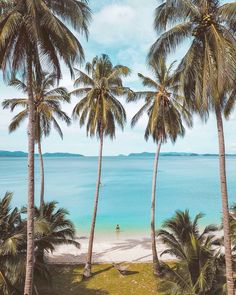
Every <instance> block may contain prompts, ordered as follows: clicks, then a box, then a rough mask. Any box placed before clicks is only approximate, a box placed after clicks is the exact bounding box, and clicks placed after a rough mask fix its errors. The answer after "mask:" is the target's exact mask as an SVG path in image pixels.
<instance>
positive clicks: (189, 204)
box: [0, 156, 236, 233]
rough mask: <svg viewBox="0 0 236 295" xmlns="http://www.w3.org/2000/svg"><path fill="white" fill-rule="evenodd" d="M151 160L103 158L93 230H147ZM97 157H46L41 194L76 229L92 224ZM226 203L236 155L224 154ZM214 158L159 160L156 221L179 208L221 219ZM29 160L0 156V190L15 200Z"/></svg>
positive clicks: (21, 200) (22, 199)
mask: <svg viewBox="0 0 236 295" xmlns="http://www.w3.org/2000/svg"><path fill="white" fill-rule="evenodd" d="M152 168H153V158H149V157H146V158H137V157H134V158H131V157H104V160H103V173H102V187H101V195H100V201H99V209H98V218H97V231H98V232H101V233H102V232H103V233H110V232H111V231H113V232H114V230H115V226H116V224H119V225H120V227H121V230H122V231H123V232H127V233H129V232H131V231H132V232H146V231H147V230H148V229H149V216H150V194H151V181H152ZM96 170H97V158H95V157H84V158H45V181H46V183H45V185H46V187H45V198H46V199H47V200H56V201H58V202H59V205H60V206H62V207H65V208H67V209H68V211H69V212H70V218H71V219H72V220H73V222H74V223H75V224H76V227H77V229H78V231H79V232H81V233H87V232H88V228H89V225H90V220H91V214H92V208H93V200H94V192H95V182H96V176H97V171H96ZM227 174H228V189H229V198H230V203H232V202H233V201H235V202H236V157H228V158H227ZM218 178H219V172H218V159H217V157H213V156H209V157H208V156H204V157H203V156H198V157H190V156H186V157H185V156H170V157H169V156H165V157H161V158H160V162H159V171H158V180H157V212H156V218H157V224H158V226H160V224H161V223H162V222H163V220H165V219H166V218H169V217H171V216H172V215H173V213H174V211H175V210H177V209H181V210H184V209H186V208H188V209H190V212H191V214H192V215H194V214H197V213H198V212H203V213H205V214H206V216H205V218H204V219H203V220H202V224H208V223H219V222H220V220H221V199H220V190H219V180H218ZM26 181H27V161H26V159H25V158H0V193H1V195H3V194H4V193H5V192H6V191H12V192H14V198H13V204H14V205H18V206H21V205H25V204H26V200H27V182H26ZM39 181H40V179H39V166H38V161H36V184H37V185H36V203H38V200H39Z"/></svg>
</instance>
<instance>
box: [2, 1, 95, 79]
mask: <svg viewBox="0 0 236 295" xmlns="http://www.w3.org/2000/svg"><path fill="white" fill-rule="evenodd" d="M0 6H1V7H2V10H1V15H0V65H1V68H2V70H3V72H4V75H5V77H6V76H7V74H8V73H10V75H11V77H15V76H16V74H17V73H19V72H21V73H26V65H27V63H28V61H29V60H31V61H32V64H33V67H34V69H35V71H36V73H37V75H40V74H41V73H42V72H43V70H42V69H43V68H44V67H45V66H46V67H47V68H48V69H50V70H53V72H54V73H55V74H56V76H57V77H58V78H60V76H61V68H60V62H61V60H63V61H64V62H65V64H66V65H67V66H68V67H69V69H70V71H71V73H72V72H73V64H74V63H75V62H80V61H82V60H83V58H84V52H83V49H82V46H81V44H80V42H79V40H78V39H77V38H76V36H75V35H74V34H73V33H72V31H71V30H70V29H69V28H68V27H67V26H66V25H65V24H64V22H66V23H67V24H70V25H72V26H73V27H74V29H76V30H77V31H78V32H81V33H85V34H86V35H87V33H88V24H89V21H90V15H91V13H90V10H89V8H88V6H87V3H86V1H84V0H82V1H76V0H66V1H65V0H63V1H55V0H37V1H32V0H18V1H10V0H1V1H0Z"/></svg>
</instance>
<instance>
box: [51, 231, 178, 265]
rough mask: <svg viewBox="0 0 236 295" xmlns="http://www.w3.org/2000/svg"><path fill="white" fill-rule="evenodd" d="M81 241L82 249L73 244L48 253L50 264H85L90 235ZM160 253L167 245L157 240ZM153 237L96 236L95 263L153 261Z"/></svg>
mask: <svg viewBox="0 0 236 295" xmlns="http://www.w3.org/2000/svg"><path fill="white" fill-rule="evenodd" d="M76 241H77V242H79V243H80V245H81V247H80V249H77V248H76V247H75V246H72V245H63V246H59V247H56V249H55V251H54V252H53V254H51V253H50V254H48V255H47V262H48V263H49V264H69V265H73V264H84V263H85V262H86V256H87V248H88V237H87V236H82V237H79V238H76ZM157 248H158V254H159V255H160V253H161V252H162V251H163V250H164V249H165V246H164V245H162V244H160V243H158V241H157ZM164 260H165V261H166V260H173V257H171V256H170V255H165V257H164ZM151 261H152V251H151V239H150V237H148V236H147V235H146V236H140V235H139V236H137V235H133V236H132V237H127V236H125V235H118V236H117V235H113V236H111V235H109V236H107V237H105V236H104V237H102V236H96V237H95V239H94V247H93V262H94V263H98V264H100V263H120V262H127V263H141V262H146V263H147V262H151Z"/></svg>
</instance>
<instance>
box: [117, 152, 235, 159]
mask: <svg viewBox="0 0 236 295" xmlns="http://www.w3.org/2000/svg"><path fill="white" fill-rule="evenodd" d="M120 156H121V157H124V155H120ZM154 156H155V153H148V152H143V153H131V154H129V155H128V156H126V157H139V158H140V157H154ZM160 156H162V157H199V156H201V157H216V156H218V154H197V153H185V152H166V153H161V154H160ZM226 156H236V154H226Z"/></svg>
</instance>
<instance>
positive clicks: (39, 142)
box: [38, 138, 44, 216]
mask: <svg viewBox="0 0 236 295" xmlns="http://www.w3.org/2000/svg"><path fill="white" fill-rule="evenodd" d="M38 152H39V160H40V170H41V190H40V215H41V216H43V207H44V162H43V155H42V147H41V140H40V138H39V140H38Z"/></svg>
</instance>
